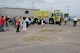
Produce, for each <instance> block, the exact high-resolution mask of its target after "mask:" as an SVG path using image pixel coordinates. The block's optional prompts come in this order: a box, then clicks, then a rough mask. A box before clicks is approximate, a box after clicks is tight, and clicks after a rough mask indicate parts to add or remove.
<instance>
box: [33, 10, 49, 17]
mask: <svg viewBox="0 0 80 53" xmlns="http://www.w3.org/2000/svg"><path fill="white" fill-rule="evenodd" d="M49 14H50V12H49V11H35V12H33V16H34V15H36V16H37V17H44V18H45V17H46V16H48V15H49Z"/></svg>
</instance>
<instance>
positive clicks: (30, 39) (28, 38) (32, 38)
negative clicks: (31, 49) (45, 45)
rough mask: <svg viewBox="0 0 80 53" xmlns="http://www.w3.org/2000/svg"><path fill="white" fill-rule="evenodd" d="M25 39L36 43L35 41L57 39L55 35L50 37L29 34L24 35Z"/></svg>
mask: <svg viewBox="0 0 80 53" xmlns="http://www.w3.org/2000/svg"><path fill="white" fill-rule="evenodd" d="M23 40H24V41H25V42H28V43H35V42H41V41H47V40H53V41H54V40H56V38H55V37H49V36H29V37H24V38H23Z"/></svg>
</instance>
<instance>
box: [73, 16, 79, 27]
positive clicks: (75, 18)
mask: <svg viewBox="0 0 80 53" xmlns="http://www.w3.org/2000/svg"><path fill="white" fill-rule="evenodd" d="M77 20H78V19H77V17H76V16H75V17H74V18H73V21H74V22H73V26H76V24H77Z"/></svg>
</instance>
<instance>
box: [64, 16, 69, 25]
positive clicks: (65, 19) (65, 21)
mask: <svg viewBox="0 0 80 53" xmlns="http://www.w3.org/2000/svg"><path fill="white" fill-rule="evenodd" d="M67 21H68V18H67V17H65V18H64V23H65V26H66V23H67Z"/></svg>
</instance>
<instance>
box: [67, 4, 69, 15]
mask: <svg viewBox="0 0 80 53" xmlns="http://www.w3.org/2000/svg"><path fill="white" fill-rule="evenodd" d="M67 13H68V14H69V6H67Z"/></svg>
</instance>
